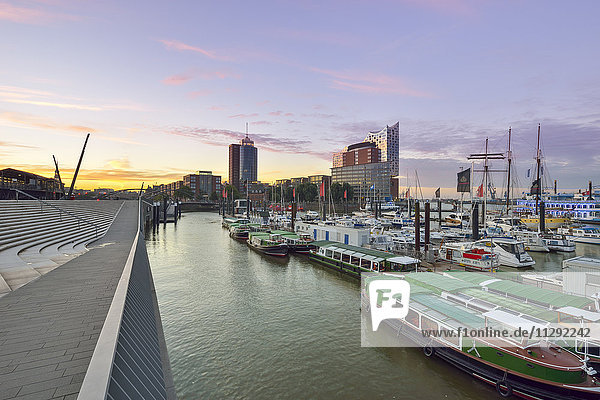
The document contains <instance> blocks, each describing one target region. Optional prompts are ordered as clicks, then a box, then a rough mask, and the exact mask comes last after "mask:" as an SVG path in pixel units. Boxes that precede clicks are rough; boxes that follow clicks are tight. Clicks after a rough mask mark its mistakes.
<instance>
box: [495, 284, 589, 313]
mask: <svg viewBox="0 0 600 400" xmlns="http://www.w3.org/2000/svg"><path fill="white" fill-rule="evenodd" d="M486 287H488V288H490V289H492V290H496V291H499V292H502V293H508V294H510V295H513V296H519V297H523V298H525V299H528V300H533V301H537V302H539V303H545V304H550V305H552V306H554V307H565V306H573V307H578V308H583V307H585V306H586V305H588V304H590V303H591V302H592V300H590V299H587V298H585V297H580V296H573V295H570V294H563V293H559V292H555V291H553V290H548V289H542V288H538V287H535V286H531V285H525V284H522V283H517V282H511V281H503V280H501V281H496V282H492V283H489V284H487V285H486Z"/></svg>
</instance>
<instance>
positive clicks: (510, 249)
mask: <svg viewBox="0 0 600 400" xmlns="http://www.w3.org/2000/svg"><path fill="white" fill-rule="evenodd" d="M448 246H452V248H455V249H460V250H469V249H483V250H487V251H491V252H492V253H494V254H497V255H498V261H499V263H500V265H504V266H506V267H513V268H522V267H531V266H532V265H534V264H535V261H533V258H531V256H530V255H529V254H528V253H527V251H525V245H524V244H523V242H520V241H518V240H515V239H509V238H487V239H481V240H478V241H476V242H462V243H460V242H459V243H448Z"/></svg>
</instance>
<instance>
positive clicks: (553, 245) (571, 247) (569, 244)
mask: <svg viewBox="0 0 600 400" xmlns="http://www.w3.org/2000/svg"><path fill="white" fill-rule="evenodd" d="M542 240H543V241H544V244H545V245H546V246H548V249H550V251H563V252H572V251H575V242H573V241H572V240H570V239H568V238H567V237H566V236H565V235H560V234H558V233H554V234H549V235H543V236H542Z"/></svg>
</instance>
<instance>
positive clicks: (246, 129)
mask: <svg viewBox="0 0 600 400" xmlns="http://www.w3.org/2000/svg"><path fill="white" fill-rule="evenodd" d="M246 137H248V123H247V122H246Z"/></svg>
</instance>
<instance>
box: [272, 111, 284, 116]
mask: <svg viewBox="0 0 600 400" xmlns="http://www.w3.org/2000/svg"><path fill="white" fill-rule="evenodd" d="M281 114H283V111H271V112H270V113H269V115H272V116H274V117H278V116H280V115H281Z"/></svg>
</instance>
